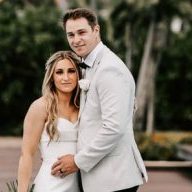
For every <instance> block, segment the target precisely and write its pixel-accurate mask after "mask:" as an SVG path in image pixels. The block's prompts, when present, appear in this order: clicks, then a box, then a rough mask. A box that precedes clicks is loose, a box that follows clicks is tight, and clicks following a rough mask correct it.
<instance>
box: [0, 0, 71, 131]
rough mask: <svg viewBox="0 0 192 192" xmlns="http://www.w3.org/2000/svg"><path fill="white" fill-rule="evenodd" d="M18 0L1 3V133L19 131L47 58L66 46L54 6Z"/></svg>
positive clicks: (38, 88) (59, 15)
mask: <svg viewBox="0 0 192 192" xmlns="http://www.w3.org/2000/svg"><path fill="white" fill-rule="evenodd" d="M21 2H23V1H18V2H16V1H14V3H13V2H12V1H11V0H6V1H3V2H1V4H0V52H1V55H0V64H1V65H0V89H1V95H0V106H1V111H0V116H1V118H0V125H1V129H0V134H12V135H15V134H16V135H18V134H21V132H22V129H21V127H22V126H21V124H22V122H23V118H24V115H25V113H26V111H27V108H28V107H29V104H30V103H31V102H32V101H33V100H34V99H35V98H37V97H39V96H40V95H41V84H42V80H43V76H44V64H45V62H46V60H47V59H48V57H49V56H50V55H51V54H53V53H54V52H55V51H57V50H62V49H67V48H68V47H67V42H66V41H65V39H64V32H63V30H62V28H61V20H60V19H61V13H60V12H59V11H58V10H57V9H56V7H53V6H50V4H49V3H45V4H43V3H42V4H40V3H36V4H35V6H34V5H33V4H26V5H25V4H22V3H21ZM48 2H49V1H48ZM15 127H18V129H17V130H15V129H13V128H15Z"/></svg>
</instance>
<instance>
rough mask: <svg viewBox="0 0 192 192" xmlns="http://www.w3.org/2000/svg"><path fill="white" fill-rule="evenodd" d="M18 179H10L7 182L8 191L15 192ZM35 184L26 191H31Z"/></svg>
mask: <svg viewBox="0 0 192 192" xmlns="http://www.w3.org/2000/svg"><path fill="white" fill-rule="evenodd" d="M17 187H18V181H17V180H16V181H10V182H9V183H7V188H8V192H17ZM34 187H35V185H34V184H33V185H32V186H31V187H29V189H28V192H33V190H34Z"/></svg>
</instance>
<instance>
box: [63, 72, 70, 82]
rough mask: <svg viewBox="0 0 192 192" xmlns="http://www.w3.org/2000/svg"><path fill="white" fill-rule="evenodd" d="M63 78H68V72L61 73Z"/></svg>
mask: <svg viewBox="0 0 192 192" xmlns="http://www.w3.org/2000/svg"><path fill="white" fill-rule="evenodd" d="M63 79H64V80H65V81H67V80H68V79H69V76H68V73H64V74H63Z"/></svg>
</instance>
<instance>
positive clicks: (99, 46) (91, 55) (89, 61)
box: [82, 41, 104, 67]
mask: <svg viewBox="0 0 192 192" xmlns="http://www.w3.org/2000/svg"><path fill="white" fill-rule="evenodd" d="M103 46H104V45H103V43H102V41H100V42H99V43H98V44H97V46H96V47H95V48H94V49H93V50H92V51H91V52H90V53H89V55H88V56H87V57H86V58H85V59H84V60H82V61H83V62H84V63H85V64H86V65H88V66H89V67H92V66H93V63H94V61H95V59H96V57H97V54H98V53H99V51H100V50H101V49H102V48H103Z"/></svg>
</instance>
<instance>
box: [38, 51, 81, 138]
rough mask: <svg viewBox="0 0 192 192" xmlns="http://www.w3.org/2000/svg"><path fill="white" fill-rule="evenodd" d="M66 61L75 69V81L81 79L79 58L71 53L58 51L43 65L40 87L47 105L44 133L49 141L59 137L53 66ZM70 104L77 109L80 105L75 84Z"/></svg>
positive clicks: (78, 92)
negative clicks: (44, 70) (42, 78)
mask: <svg viewBox="0 0 192 192" xmlns="http://www.w3.org/2000/svg"><path fill="white" fill-rule="evenodd" d="M63 59H68V60H69V61H70V62H71V63H72V64H73V65H74V67H75V69H76V74H77V79H78V80H79V79H81V71H80V68H79V65H78V64H79V63H80V58H79V57H78V56H77V55H76V54H75V53H73V52H72V51H58V52H56V53H54V54H53V55H52V56H51V57H50V58H49V59H48V60H47V62H46V64H45V69H46V72H45V76H44V80H43V85H42V95H43V97H45V99H46V101H47V104H46V109H47V114H48V116H47V121H46V126H45V128H46V131H47V134H48V135H49V138H50V141H51V140H53V139H54V138H55V137H57V138H58V137H59V133H58V130H57V117H58V95H57V91H56V87H55V84H54V81H53V73H54V70H55V66H56V64H57V63H58V61H60V60H63ZM70 104H72V105H74V106H75V107H76V108H79V105H80V88H79V85H78V82H77V86H76V88H75V89H74V90H73V93H72V97H71V100H70Z"/></svg>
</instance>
